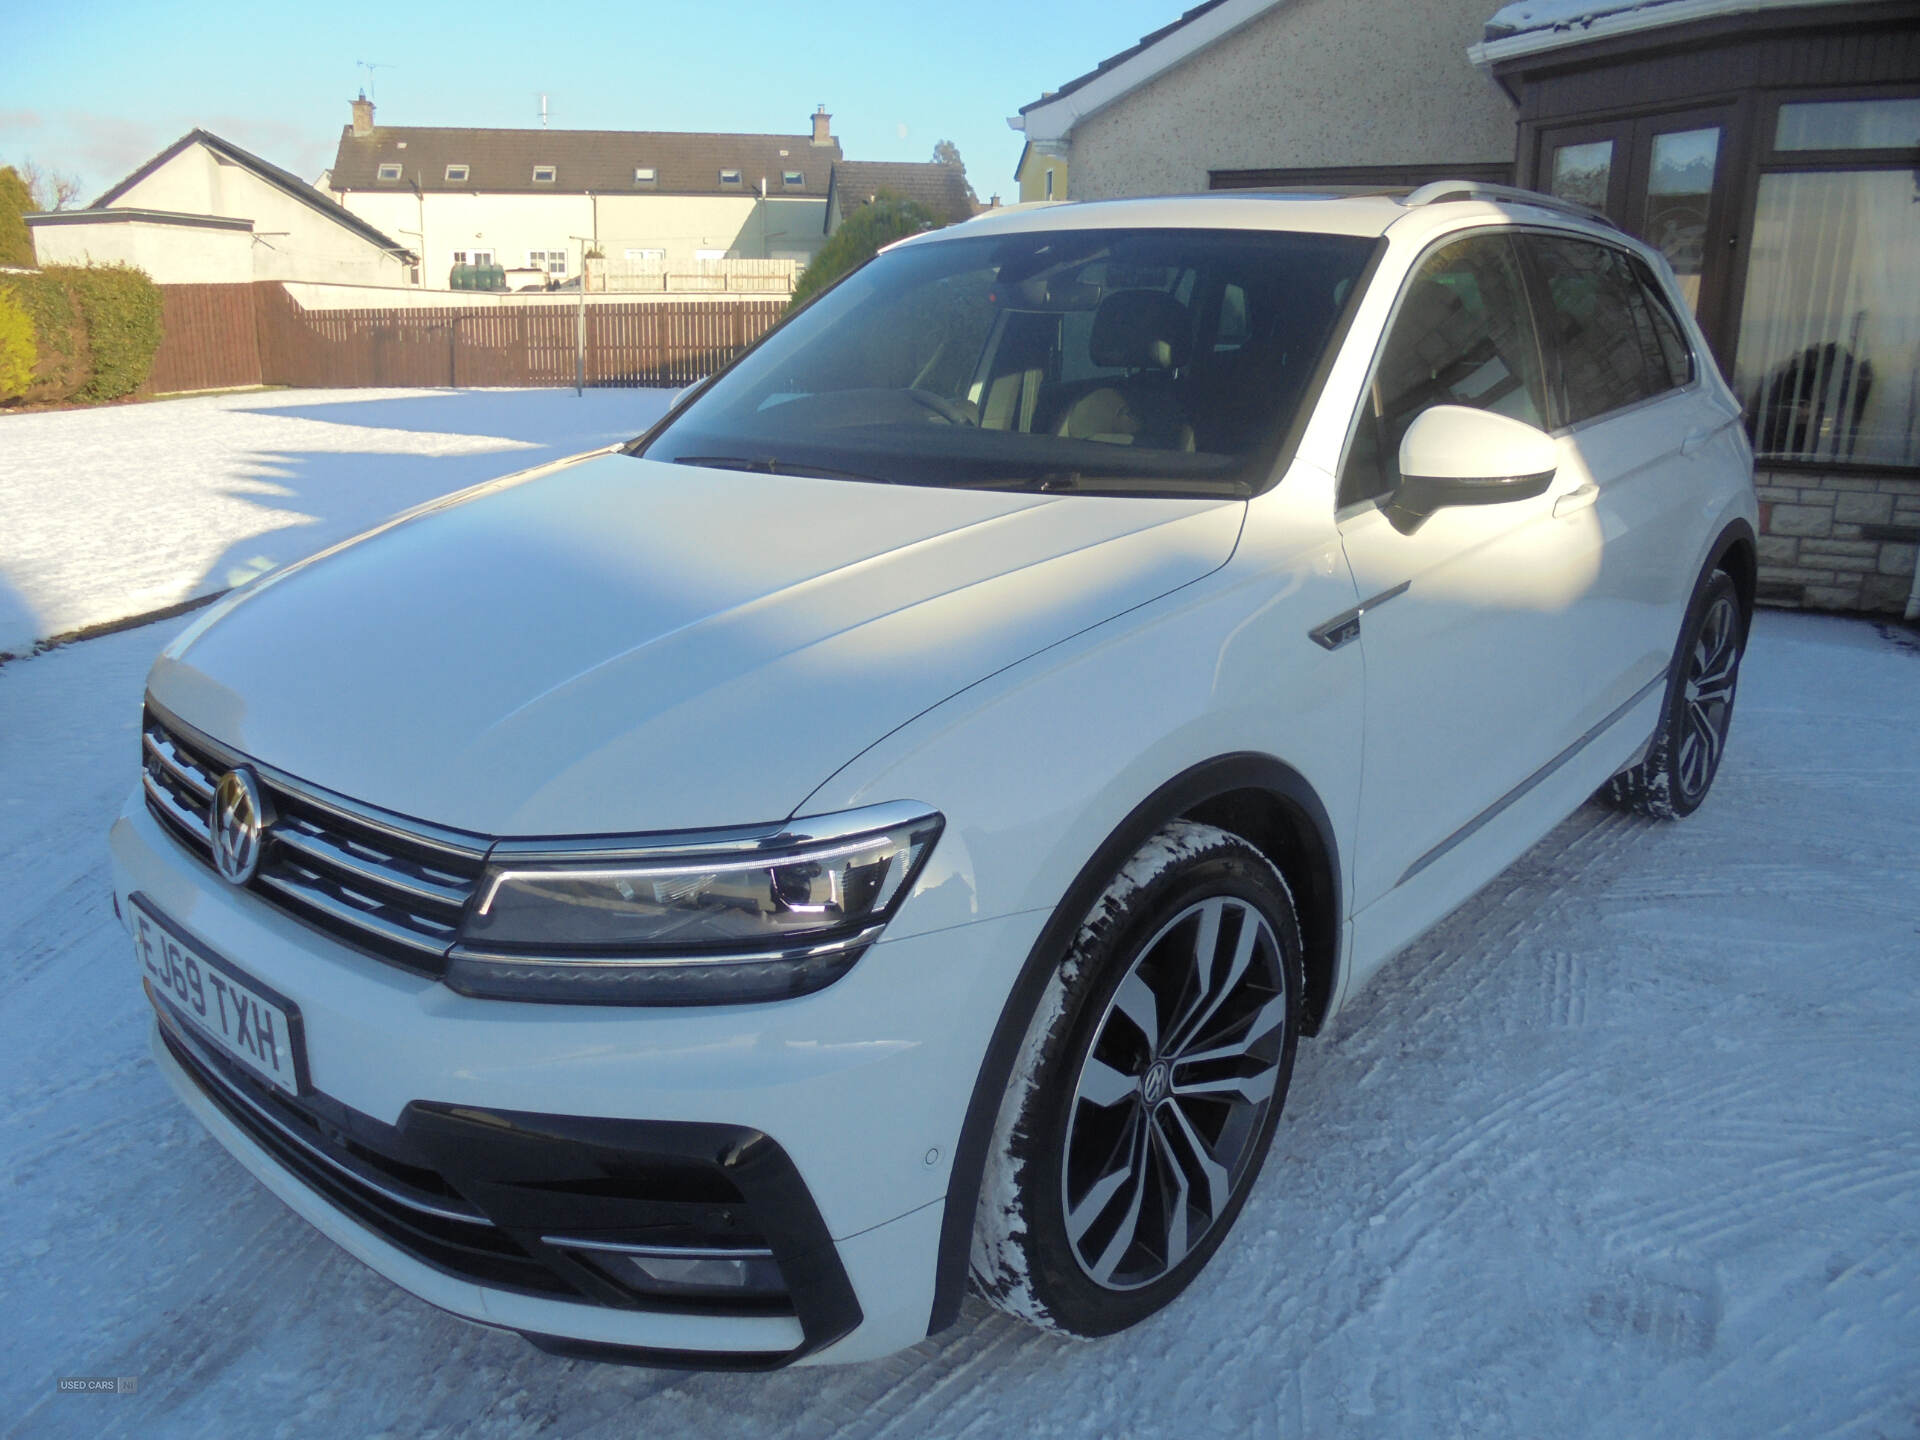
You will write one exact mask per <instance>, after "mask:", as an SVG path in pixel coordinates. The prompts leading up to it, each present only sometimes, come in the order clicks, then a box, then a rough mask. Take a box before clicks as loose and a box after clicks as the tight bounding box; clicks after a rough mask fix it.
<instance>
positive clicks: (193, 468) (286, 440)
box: [0, 390, 678, 654]
mask: <svg viewBox="0 0 1920 1440" xmlns="http://www.w3.org/2000/svg"><path fill="white" fill-rule="evenodd" d="M676 393H678V392H676V391H673V390H589V391H588V392H587V393H586V394H585V395H583V396H576V395H575V394H574V393H573V392H572V391H571V390H458V391H456V390H276V391H268V392H259V393H253V394H245V395H207V396H199V397H195V398H191V399H185V400H167V401H160V402H155V403H152V404H145V405H116V406H108V407H105V408H102V409H96V410H57V411H45V412H42V413H38V414H30V415H7V416H0V654H4V653H6V652H9V651H11V652H13V653H16V654H21V653H24V652H26V651H27V650H29V649H30V648H32V645H33V642H34V641H35V640H41V639H46V638H47V637H49V636H53V635H60V634H64V633H65V632H67V631H69V630H77V629H80V628H81V627H83V626H88V625H98V624H101V623H104V622H106V621H111V620H119V619H122V618H124V617H126V616H129V615H144V614H147V613H149V612H151V611H154V610H159V609H163V608H164V607H166V606H169V605H173V604H175V603H177V602H179V601H182V600H188V599H191V598H193V597H195V596H199V595H210V594H214V593H216V592H218V591H221V590H225V589H227V588H228V587H229V586H232V585H238V584H240V583H242V582H243V581H246V580H249V579H251V578H253V577H254V576H255V575H258V574H260V573H261V572H262V571H264V570H269V569H271V568H273V567H274V566H276V565H284V564H285V563H287V562H288V561H289V560H298V559H300V558H301V557H302V556H305V555H311V554H312V553H313V552H314V551H315V550H318V549H320V548H321V547H322V546H325V545H331V544H332V543H333V542H334V541H336V540H343V539H345V538H346V537H347V536H349V535H355V534H358V533H359V532H360V531H362V530H365V529H367V528H368V527H369V526H371V525H373V524H375V523H376V522H377V521H380V520H383V519H385V518H386V517H387V516H389V515H392V514H394V513H396V512H398V511H401V510H405V509H408V508H410V507H411V506H414V505H418V504H420V503H421V502H422V501H425V500H431V499H433V498H434V497H435V496H437V495H444V494H446V493H447V492H449V491H451V490H458V489H460V488H461V487H462V486H465V485H473V484H477V483H478V482H480V481H482V480H487V479H490V478H492V477H493V476H495V475H505V474H507V473H509V472H511V471H514V470H522V469H525V468H526V467H528V466H530V465H537V464H539V463H540V462H541V461H543V460H551V459H555V458H557V457H559V456H561V455H569V454H573V453H575V452H577V451H580V450H590V449H593V448H594V447H595V446H599V445H608V444H611V443H613V442H614V441H616V440H624V439H627V438H629V437H631V436H634V435H637V434H639V433H640V432H641V431H642V430H644V429H646V428H647V426H649V425H651V424H652V423H653V422H654V421H655V420H657V419H658V418H659V417H660V416H661V414H662V413H664V412H665V410H666V407H667V404H668V402H669V401H671V400H672V398H673V396H674V395H675V394H676Z"/></svg>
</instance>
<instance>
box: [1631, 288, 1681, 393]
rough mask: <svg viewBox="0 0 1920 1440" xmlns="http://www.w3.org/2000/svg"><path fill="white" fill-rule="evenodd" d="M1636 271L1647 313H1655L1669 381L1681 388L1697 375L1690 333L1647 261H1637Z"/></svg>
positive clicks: (1657, 338)
mask: <svg viewBox="0 0 1920 1440" xmlns="http://www.w3.org/2000/svg"><path fill="white" fill-rule="evenodd" d="M1633 273H1634V275H1635V276H1636V277H1637V278H1638V279H1639V281H1640V294H1641V298H1643V299H1644V300H1645V301H1646V302H1647V313H1648V314H1649V315H1651V316H1652V317H1653V338H1654V340H1655V342H1656V343H1657V344H1658V345H1659V347H1660V358H1661V359H1662V360H1663V361H1664V362H1665V364H1666V380H1667V384H1668V385H1670V386H1671V387H1673V388H1674V389H1678V388H1679V387H1680V386H1682V385H1685V384H1687V383H1688V382H1689V381H1691V380H1692V379H1693V351H1692V350H1691V349H1689V348H1688V346H1687V337H1686V335H1685V333H1684V332H1683V331H1682V330H1681V329H1680V322H1679V321H1678V320H1676V319H1675V318H1674V314H1673V308H1672V305H1671V303H1670V302H1669V301H1668V299H1667V296H1666V291H1665V290H1663V289H1662V288H1661V286H1660V282H1659V281H1657V280H1655V279H1654V278H1653V274H1652V272H1651V271H1649V270H1648V269H1647V267H1646V266H1645V265H1642V264H1639V263H1636V264H1635V265H1634V267H1633Z"/></svg>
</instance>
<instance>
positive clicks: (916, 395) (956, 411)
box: [903, 390, 980, 425]
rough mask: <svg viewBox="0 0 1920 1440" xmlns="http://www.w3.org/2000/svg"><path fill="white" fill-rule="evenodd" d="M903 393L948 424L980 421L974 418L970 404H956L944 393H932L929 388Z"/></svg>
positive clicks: (977, 422)
mask: <svg viewBox="0 0 1920 1440" xmlns="http://www.w3.org/2000/svg"><path fill="white" fill-rule="evenodd" d="M903 393H904V394H905V395H906V396H907V398H909V399H910V400H912V401H913V402H914V403H915V404H917V405H922V406H924V407H926V408H927V409H928V410H931V411H932V412H933V413H934V414H935V415H938V416H939V417H940V418H941V419H942V420H944V421H946V422H947V424H949V425H978V424H979V423H980V422H979V420H978V419H976V418H975V415H974V410H973V407H972V406H971V405H961V404H958V403H956V402H954V401H952V400H949V399H947V398H946V397H945V396H944V395H936V394H934V393H933V392H932V391H931V390H907V391H905V392H903Z"/></svg>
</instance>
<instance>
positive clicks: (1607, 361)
mask: <svg viewBox="0 0 1920 1440" xmlns="http://www.w3.org/2000/svg"><path fill="white" fill-rule="evenodd" d="M1524 243H1525V244H1526V245H1528V246H1529V247H1530V248H1531V250H1532V252H1533V255H1534V258H1535V260H1536V262H1537V263H1538V265H1539V267H1540V272H1541V278H1542V279H1543V280H1544V282H1545V284H1546V290H1547V301H1548V308H1547V313H1546V314H1545V315H1544V316H1543V317H1542V324H1543V328H1544V329H1545V331H1546V339H1547V342H1548V343H1547V349H1548V351H1549V357H1550V361H1551V362H1552V364H1553V368H1554V373H1555V375H1556V382H1557V383H1556V385H1555V392H1556V396H1555V398H1556V401H1557V404H1556V406H1555V409H1556V411H1557V412H1558V414H1557V419H1558V422H1559V423H1560V424H1562V425H1578V424H1580V423H1581V422H1582V421H1583V420H1591V419H1593V418H1595V417H1596V416H1600V415H1605V414H1607V413H1608V412H1609V411H1613V410H1618V409H1621V408H1622V407H1624V406H1627V405H1632V404H1635V403H1637V402H1638V401H1641V400H1645V399H1647V398H1649V397H1650V396H1654V395H1658V394H1661V393H1662V392H1664V391H1666V390H1670V389H1672V388H1673V387H1674V386H1675V385H1676V384H1684V383H1685V377H1686V373H1687V371H1686V368H1685V364H1684V361H1683V360H1682V358H1681V357H1682V356H1684V352H1685V346H1684V345H1680V346H1679V351H1680V355H1678V356H1677V355H1676V354H1675V352H1674V349H1673V345H1674V343H1675V342H1677V341H1678V338H1679V337H1678V333H1677V331H1676V330H1675V329H1674V322H1673V319H1672V317H1671V316H1670V315H1660V316H1659V319H1658V320H1656V311H1657V310H1659V308H1660V307H1659V306H1657V305H1656V303H1655V302H1654V301H1652V300H1651V299H1649V297H1648V296H1647V294H1646V292H1645V291H1644V290H1643V289H1642V286H1641V281H1640V278H1639V276H1637V275H1636V274H1635V273H1634V265H1633V261H1632V259H1631V258H1630V257H1629V256H1628V255H1627V253H1626V252H1625V251H1624V250H1616V249H1614V248H1613V247H1612V246H1611V245H1601V244H1597V243H1594V242H1592V241H1587V240H1575V239H1571V238H1567V237H1564V236H1547V235H1529V236H1527V237H1525V241H1524ZM1662 320H1663V321H1664V322H1665V324H1666V326H1667V328H1668V331H1669V334H1668V336H1667V337H1666V338H1665V340H1664V341H1663V337H1662V335H1661V331H1660V321H1662ZM1676 362H1678V363H1679V365H1680V369H1679V374H1680V377H1681V378H1679V379H1676V378H1675V367H1676Z"/></svg>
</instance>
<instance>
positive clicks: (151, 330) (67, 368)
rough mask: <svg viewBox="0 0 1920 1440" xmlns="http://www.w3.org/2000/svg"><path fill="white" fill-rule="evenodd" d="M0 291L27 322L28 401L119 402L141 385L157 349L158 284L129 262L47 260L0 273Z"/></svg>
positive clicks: (6, 395) (24, 393) (1, 393)
mask: <svg viewBox="0 0 1920 1440" xmlns="http://www.w3.org/2000/svg"><path fill="white" fill-rule="evenodd" d="M0 296H4V297H6V298H8V299H9V300H10V301H11V303H12V304H13V306H14V307H15V308H17V309H18V310H20V311H21V312H23V313H24V314H25V315H26V317H27V319H28V320H29V321H30V322H31V324H32V327H33V342H34V345H35V348H36V350H37V352H38V353H37V359H36V361H35V363H34V364H33V370H32V380H31V381H30V383H29V384H28V385H27V386H26V387H25V389H24V391H22V392H20V394H18V395H14V394H12V393H10V392H4V391H0V398H4V399H14V398H20V399H25V400H26V401H28V402H29V403H57V402H59V401H62V400H94V401H97V400H117V399H119V398H120V397H121V396H122V395H131V394H132V393H133V392H134V391H135V390H138V389H139V388H140V386H141V385H142V384H144V383H145V381H146V378H147V375H148V374H149V373H150V372H151V371H152V369H153V357H154V353H155V352H156V351H157V350H158V349H159V348H160V287H159V286H157V285H155V284H154V283H153V281H152V280H150V279H149V278H148V277H147V275H146V272H144V271H142V270H136V269H135V268H134V267H132V266H131V265H49V266H48V267H47V268H46V269H45V270H41V271H38V272H36V273H33V274H26V275H0Z"/></svg>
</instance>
